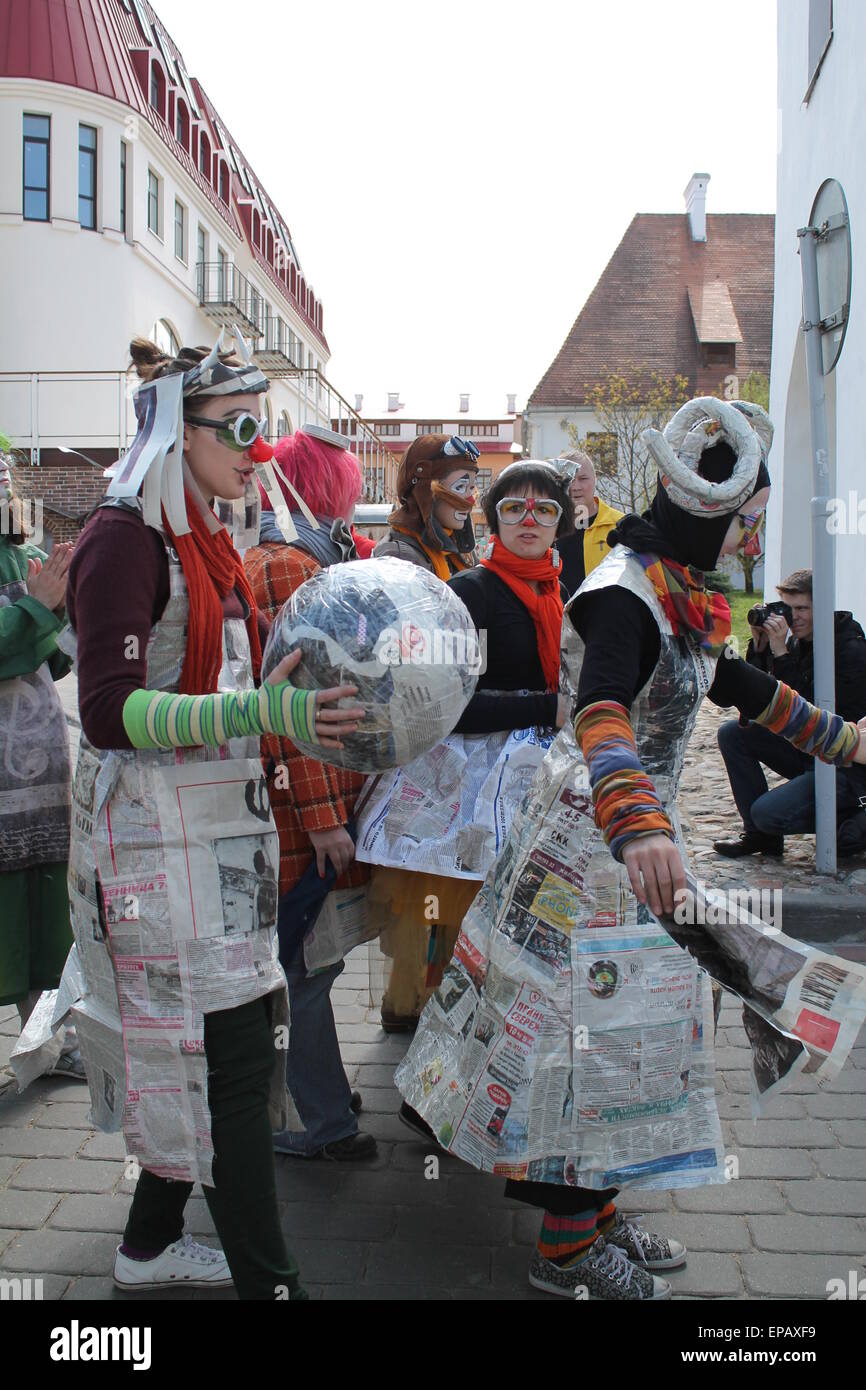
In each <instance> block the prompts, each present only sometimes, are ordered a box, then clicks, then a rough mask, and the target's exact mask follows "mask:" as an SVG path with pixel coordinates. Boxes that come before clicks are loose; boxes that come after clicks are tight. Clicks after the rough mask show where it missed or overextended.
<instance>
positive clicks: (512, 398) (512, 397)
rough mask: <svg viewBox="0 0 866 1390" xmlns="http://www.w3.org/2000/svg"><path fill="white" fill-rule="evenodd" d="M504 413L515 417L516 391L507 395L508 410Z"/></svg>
mask: <svg viewBox="0 0 866 1390" xmlns="http://www.w3.org/2000/svg"><path fill="white" fill-rule="evenodd" d="M505 413H506V415H516V414H517V392H516V391H514V392H513V393H510V394H509V396H508V409H507V411H506V412H505Z"/></svg>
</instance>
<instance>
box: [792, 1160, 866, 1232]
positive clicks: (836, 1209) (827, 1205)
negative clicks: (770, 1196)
mask: <svg viewBox="0 0 866 1390" xmlns="http://www.w3.org/2000/svg"><path fill="white" fill-rule="evenodd" d="M863 1176H864V1178H866V1165H864V1173H863ZM784 1192H785V1197H786V1199H787V1201H788V1204H789V1205H790V1207H791V1209H792V1210H793V1211H802V1212H813V1213H817V1214H819V1215H822V1216H837V1215H838V1216H856V1217H866V1181H862V1182H856V1181H855V1182H841V1181H840V1182H829V1181H825V1180H823V1179H821V1178H816V1179H815V1180H814V1182H791V1183H785V1185H784ZM864 1250H866V1240H864Z"/></svg>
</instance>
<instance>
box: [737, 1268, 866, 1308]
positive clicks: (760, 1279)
mask: <svg viewBox="0 0 866 1390" xmlns="http://www.w3.org/2000/svg"><path fill="white" fill-rule="evenodd" d="M742 1265H743V1276H744V1278H745V1281H746V1288H747V1289H748V1290H749V1293H750V1294H752V1296H753V1297H754V1298H786V1299H789V1298H790V1299H793V1298H815V1299H819V1298H820V1299H826V1297H827V1292H828V1290H827V1285H828V1282H829V1280H831V1279H844V1280H845V1281H846V1283H847V1280H848V1272H849V1270H851V1269H856V1270H857V1276H858V1278H859V1277H861V1276H862V1274H863V1270H862V1268H858V1262H857V1261H856V1260H855V1259H846V1257H845V1256H844V1255H832V1256H831V1255H803V1254H800V1255H798V1256H797V1258H796V1259H792V1258H791V1256H790V1255H773V1254H767V1253H765V1252H763V1251H761V1252H759V1253H757V1254H752V1255H743V1257H742ZM780 1321H784V1319H780ZM798 1321H801V1322H808V1321H809V1319H808V1317H805V1316H804V1317H803V1318H801V1319H798Z"/></svg>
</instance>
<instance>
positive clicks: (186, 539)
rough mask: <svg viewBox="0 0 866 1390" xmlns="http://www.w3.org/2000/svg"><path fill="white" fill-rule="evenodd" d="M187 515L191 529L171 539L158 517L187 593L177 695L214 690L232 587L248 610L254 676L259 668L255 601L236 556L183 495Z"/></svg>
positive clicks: (225, 539)
mask: <svg viewBox="0 0 866 1390" xmlns="http://www.w3.org/2000/svg"><path fill="white" fill-rule="evenodd" d="M184 496H185V498H186V514H187V516H188V518H189V524H190V526H191V527H192V530H191V531H189V532H188V533H187V534H186V535H185V536H176V535H175V534H174V532H173V531H172V529H171V527H170V526H169V524H168V521H167V520H166V515H165V511H163V513H162V524H163V527H164V529H165V534H166V535H167V536H168V538H169V540H170V541H171V543H172V545H173V546H174V548H175V550H176V551H177V554H178V558H179V559H180V564H181V569H182V570H183V577H184V579H185V581H186V587H187V592H188V595H189V619H188V623H187V640H186V654H185V656H184V659H183V670H182V672H181V676H180V693H181V694H182V695H211V694H212V693H213V692H214V691H215V690H216V688H217V679H218V677H219V673H220V668H221V666H222V625H223V605H222V600H223V599H225V598H226V597H227V596H228V595H229V594H230V593H231V591H232V589H236V590H237V592H238V593H239V594H240V596H241V598H243V599H244V600H245V602H246V604H247V606H248V608H249V616H248V618H247V635H248V637H249V640H250V655H251V657H252V663H253V674H254V676H255V677H256V679H257V680H258V678H259V676H260V675H261V670H262V644H261V641H260V639H259V627H258V619H257V616H256V601H255V599H254V597H253V591H252V589H251V588H250V585H249V581H248V579H247V577H246V575H245V573H244V567H243V565H242V563H241V557H240V555H239V554H238V552H237V551H236V550H235V548H234V546H233V545H232V542H231V538H230V536H229V534H228V532H227V531H226V530H225V528H224V527H220V529H219V531H216V532H215V533H214V534H211V532H210V531H209V530H208V528H207V525H206V523H205V519H204V517H203V516H202V514H201V512H200V511H199V509H198V507H197V506H196V503H195V500H194V499H193V498H192V497H191V496H190V494H189V493H188V492H185V493H184Z"/></svg>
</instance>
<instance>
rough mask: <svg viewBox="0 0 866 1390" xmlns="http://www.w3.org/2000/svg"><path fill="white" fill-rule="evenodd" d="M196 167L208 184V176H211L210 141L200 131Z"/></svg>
mask: <svg viewBox="0 0 866 1390" xmlns="http://www.w3.org/2000/svg"><path fill="white" fill-rule="evenodd" d="M198 167H199V169H200V170H201V172H202V173H203V174H204V176H205V178H206V179H207V181H208V183H210V176H211V152H210V140H208V138H207V136H206V135H205V133H204V131H202V133H201V135H200V136H199V141H198Z"/></svg>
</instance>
